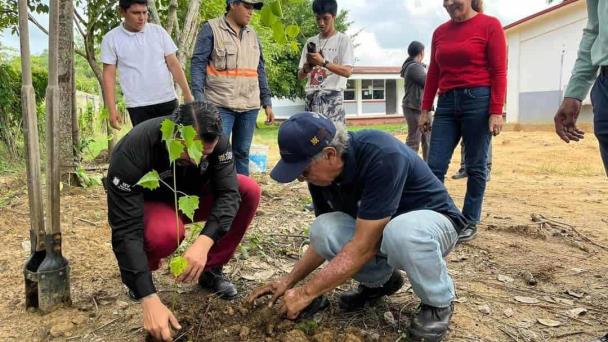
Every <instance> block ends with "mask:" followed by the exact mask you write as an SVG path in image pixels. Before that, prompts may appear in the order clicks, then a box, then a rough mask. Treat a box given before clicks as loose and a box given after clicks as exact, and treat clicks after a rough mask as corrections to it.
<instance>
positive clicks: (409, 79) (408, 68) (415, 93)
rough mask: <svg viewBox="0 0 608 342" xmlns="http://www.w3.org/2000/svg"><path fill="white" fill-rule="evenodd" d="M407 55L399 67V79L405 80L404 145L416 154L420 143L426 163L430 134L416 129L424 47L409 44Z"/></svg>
mask: <svg viewBox="0 0 608 342" xmlns="http://www.w3.org/2000/svg"><path fill="white" fill-rule="evenodd" d="M407 54H408V56H409V57H408V58H407V59H406V60H405V62H404V63H403V66H401V77H403V78H404V79H405V94H404V95H403V103H402V107H403V116H405V121H406V122H407V138H406V144H407V146H409V147H411V148H412V149H413V150H414V151H416V153H418V150H419V149H420V144H421V143H422V159H424V161H426V160H427V158H428V153H429V146H430V144H431V132H422V130H420V129H419V128H418V121H419V120H420V104H421V99H422V92H423V91H424V83H425V82H426V66H425V65H424V64H422V59H423V58H424V45H423V44H422V43H420V42H417V41H413V42H411V43H410V45H409V46H408V48H407Z"/></svg>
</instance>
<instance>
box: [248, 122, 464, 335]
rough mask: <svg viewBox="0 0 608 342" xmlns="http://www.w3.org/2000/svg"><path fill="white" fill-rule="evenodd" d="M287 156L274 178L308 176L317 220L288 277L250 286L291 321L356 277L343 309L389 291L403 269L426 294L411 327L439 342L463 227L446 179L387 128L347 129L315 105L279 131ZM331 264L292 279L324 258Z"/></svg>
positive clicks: (394, 288) (412, 331) (398, 282)
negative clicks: (448, 259)
mask: <svg viewBox="0 0 608 342" xmlns="http://www.w3.org/2000/svg"><path fill="white" fill-rule="evenodd" d="M278 140H279V148H280V152H281V160H280V161H279V163H278V164H277V166H276V167H275V168H274V169H273V170H272V172H271V177H272V178H273V179H275V180H276V181H278V182H281V183H288V182H291V181H293V180H295V179H296V178H297V179H298V180H300V181H306V182H307V183H308V185H309V190H310V193H311V195H312V198H313V204H314V208H315V214H316V216H317V217H316V219H315V221H314V222H313V223H312V226H311V228H310V243H311V246H310V248H308V250H307V251H306V253H305V254H304V256H303V257H302V259H300V260H299V261H298V262H297V263H296V265H295V266H294V268H293V270H292V271H291V272H290V273H289V274H288V275H287V276H285V277H283V278H280V279H278V280H275V281H272V282H270V283H269V284H267V285H266V286H264V287H261V288H259V289H256V290H254V292H252V293H251V295H250V296H249V298H248V301H249V302H254V301H255V299H256V298H259V297H261V296H263V295H266V294H272V295H273V297H272V299H271V301H270V305H272V304H274V302H275V301H276V300H277V299H278V298H281V297H282V299H283V305H282V307H281V312H283V313H285V314H286V316H287V317H288V318H290V319H295V318H297V317H299V316H300V315H301V314H307V315H308V314H310V310H311V308H315V307H316V308H322V307H324V306H326V305H322V304H319V301H320V300H319V299H320V298H323V297H322V295H323V294H325V293H327V292H329V291H331V290H333V289H334V288H336V287H338V286H340V285H341V284H343V283H345V282H346V281H348V280H349V279H350V278H354V279H355V280H357V281H359V282H360V285H359V286H358V288H356V289H354V290H353V291H350V292H347V293H344V294H342V295H341V296H340V307H341V308H342V309H344V310H346V311H353V310H358V309H362V308H363V307H364V306H365V305H366V303H372V302H374V301H375V300H377V299H378V298H380V297H382V296H385V295H391V294H393V293H395V292H397V291H398V290H399V288H401V286H402V285H403V283H404V280H403V277H402V275H401V272H400V270H403V271H405V272H406V273H407V275H408V277H409V279H410V283H411V284H412V288H413V290H414V292H415V293H416V295H418V297H420V299H421V302H422V304H421V306H420V310H419V311H418V312H417V313H416V315H415V316H414V317H413V318H412V322H411V324H410V327H409V328H408V330H409V333H410V336H411V337H412V338H415V339H417V340H420V339H424V340H425V341H439V340H441V339H442V338H443V336H445V334H446V332H447V330H448V327H449V323H450V318H451V316H452V312H453V305H452V301H453V300H454V284H453V282H452V279H451V277H450V275H449V274H448V270H447V266H446V263H445V260H444V259H443V257H445V256H446V255H447V254H448V253H449V252H450V251H451V249H452V248H453V247H454V245H455V244H456V241H457V240H458V233H459V231H460V230H461V229H462V228H463V227H464V226H465V225H466V222H465V218H464V216H463V215H462V213H461V212H460V211H459V210H458V209H457V208H456V206H455V205H454V203H453V201H452V199H451V198H450V196H449V195H448V193H447V190H446V188H445V187H444V185H443V184H442V183H441V182H440V181H439V180H438V179H437V178H436V177H435V176H434V175H433V173H432V172H431V170H430V169H429V167H428V166H427V164H426V163H425V162H424V161H423V160H422V159H420V158H419V157H418V156H417V155H416V153H415V152H414V151H412V150H411V149H410V148H409V147H407V146H406V145H404V144H403V143H401V142H400V141H399V140H397V139H396V138H395V137H393V136H391V135H389V134H387V133H384V132H381V131H373V130H367V131H360V132H347V131H346V128H345V127H344V126H343V125H341V124H335V123H332V121H331V120H329V119H327V118H325V117H324V116H322V115H320V114H317V113H309V112H305V113H299V114H296V115H294V116H292V117H291V118H290V119H289V120H287V121H286V122H285V123H284V124H283V125H282V126H281V128H280V129H279V138H278ZM326 260H327V261H329V263H328V264H327V265H326V266H325V267H324V268H323V269H322V270H320V271H319V272H318V273H317V274H316V275H314V276H313V277H312V278H311V279H310V280H309V281H308V282H306V283H304V284H302V285H301V286H300V287H294V286H295V285H296V284H297V283H298V282H299V281H301V280H303V279H304V278H305V277H306V276H308V275H309V274H310V273H311V272H313V271H314V270H315V269H317V268H318V267H319V266H321V265H322V264H323V263H324V262H325V261H326Z"/></svg>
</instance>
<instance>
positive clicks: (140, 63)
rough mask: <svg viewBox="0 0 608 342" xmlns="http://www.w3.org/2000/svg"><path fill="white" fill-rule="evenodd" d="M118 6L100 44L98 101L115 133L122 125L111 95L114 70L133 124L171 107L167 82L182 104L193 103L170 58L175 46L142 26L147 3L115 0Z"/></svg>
mask: <svg viewBox="0 0 608 342" xmlns="http://www.w3.org/2000/svg"><path fill="white" fill-rule="evenodd" d="M119 8H120V15H121V16H122V17H123V19H124V20H123V22H122V23H121V24H120V25H119V26H118V27H116V28H114V29H113V30H111V31H110V32H108V33H107V34H106V35H105V36H104V37H103V41H102V42H101V62H102V63H103V90H104V91H103V95H104V102H105V105H106V108H107V109H108V112H109V114H110V118H109V119H110V125H111V126H112V127H114V128H115V129H120V127H121V125H122V118H121V116H120V115H119V113H118V110H117V109H116V97H115V93H114V88H115V86H116V70H118V72H119V73H120V87H121V89H122V92H123V94H124V96H125V103H126V106H127V111H128V112H129V116H130V117H131V123H132V124H133V126H136V125H138V124H139V123H141V122H144V121H146V120H148V119H152V118H156V117H159V116H164V115H167V114H170V113H172V112H173V111H174V110H175V109H176V108H177V106H178V101H177V96H176V94H175V89H174V88H173V81H175V82H177V84H178V85H179V87H180V88H181V90H182V92H183V94H184V101H186V102H190V101H192V100H193V97H192V93H191V92H190V88H188V81H187V80H186V75H185V74H184V70H183V69H182V66H181V64H180V63H179V60H178V59H177V56H176V55H175V53H176V52H177V47H176V46H175V43H173V40H172V39H171V37H170V36H169V34H168V33H167V32H166V31H165V30H164V29H163V28H162V27H161V26H159V25H156V24H151V23H148V1H147V0H120V1H119Z"/></svg>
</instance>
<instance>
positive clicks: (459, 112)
mask: <svg viewBox="0 0 608 342" xmlns="http://www.w3.org/2000/svg"><path fill="white" fill-rule="evenodd" d="M443 4H444V7H445V9H446V11H447V12H448V14H449V16H450V20H449V21H448V22H446V23H444V24H442V25H440V26H439V27H438V28H437V29H436V30H435V32H434V33H433V39H432V46H431V63H430V65H429V72H428V75H427V79H426V85H425V87H424V97H423V99H422V114H421V115H420V127H421V128H422V129H423V130H430V129H431V118H430V114H429V111H430V109H431V108H432V106H433V101H434V99H435V95H436V94H439V101H438V102H437V110H436V111H435V117H434V119H433V122H432V131H433V134H432V135H431V149H430V151H429V160H428V163H429V166H430V168H431V170H433V173H434V174H435V175H436V176H437V178H439V180H440V181H442V182H443V181H444V179H445V174H446V172H447V170H448V167H449V164H450V160H451V159H452V154H453V153H454V149H455V148H456V145H457V144H458V141H459V140H460V139H461V138H462V140H463V142H464V145H465V153H466V155H465V162H466V170H467V174H468V178H467V189H466V194H465V197H464V205H463V208H462V213H463V214H464V216H465V217H466V218H467V220H468V222H469V225H468V226H467V228H466V229H464V230H463V231H462V232H461V234H460V237H459V241H469V240H471V239H473V238H475V236H476V235H477V224H478V223H479V221H480V219H481V210H482V206H483V199H484V193H485V190H486V183H487V179H486V177H487V171H488V170H487V163H488V162H487V158H488V149H489V147H490V141H491V139H492V136H496V135H498V134H500V132H501V131H502V126H503V120H504V119H503V112H504V103H505V97H506V90H507V41H506V37H505V33H504V30H503V28H502V24H501V23H500V21H499V20H498V19H496V18H494V17H491V16H488V15H485V14H484V13H483V1H482V0H450V1H444V2H443Z"/></svg>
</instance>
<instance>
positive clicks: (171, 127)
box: [160, 119, 175, 141]
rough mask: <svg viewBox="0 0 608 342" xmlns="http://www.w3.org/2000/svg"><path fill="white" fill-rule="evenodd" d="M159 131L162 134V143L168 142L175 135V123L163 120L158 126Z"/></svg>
mask: <svg viewBox="0 0 608 342" xmlns="http://www.w3.org/2000/svg"><path fill="white" fill-rule="evenodd" d="M160 131H161V132H162V134H163V141H168V140H169V139H173V134H174V133H175V122H173V121H171V120H169V119H165V120H163V122H162V123H161V124H160Z"/></svg>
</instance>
